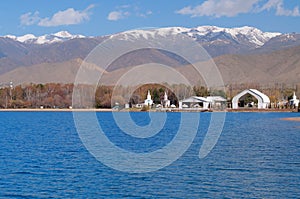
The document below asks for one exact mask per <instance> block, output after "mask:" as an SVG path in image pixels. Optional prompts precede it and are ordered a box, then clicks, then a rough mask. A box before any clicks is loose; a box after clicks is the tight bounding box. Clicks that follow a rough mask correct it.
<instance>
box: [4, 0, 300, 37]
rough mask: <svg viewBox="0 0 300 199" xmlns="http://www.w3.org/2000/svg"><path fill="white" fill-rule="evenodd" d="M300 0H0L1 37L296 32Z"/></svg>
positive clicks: (298, 23) (298, 25)
mask: <svg viewBox="0 0 300 199" xmlns="http://www.w3.org/2000/svg"><path fill="white" fill-rule="evenodd" d="M299 7H300V0H202V1H201V0H198V1H197V0H169V1H167V0H160V1H159V0H152V1H151V0H142V1H138V0H120V1H113V0H111V1H107V0H105V1H104V0H102V1H96V0H3V1H1V12H0V35H7V34H13V35H17V36H20V35H24V34H29V33H31V34H34V35H36V36H39V35H43V34H49V33H55V32H58V31H61V30H67V31H69V32H70V33H72V34H83V35H86V36H97V35H105V34H111V33H116V32H121V31H125V30H130V29H137V28H147V27H168V26H183V27H197V26H202V25H215V26H220V27H240V26H254V27H257V28H259V29H261V30H263V31H269V32H273V31H275V32H283V33H286V32H298V33H300V11H299Z"/></svg>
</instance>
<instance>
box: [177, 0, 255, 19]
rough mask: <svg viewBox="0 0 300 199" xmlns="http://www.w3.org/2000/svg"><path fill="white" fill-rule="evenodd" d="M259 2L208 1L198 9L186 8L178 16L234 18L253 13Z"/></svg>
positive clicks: (234, 0)
mask: <svg viewBox="0 0 300 199" xmlns="http://www.w3.org/2000/svg"><path fill="white" fill-rule="evenodd" d="M258 2H259V0H247V1H245V0H206V1H205V2H203V3H202V4H200V5H198V6H196V7H191V6H188V7H184V8H182V9H181V10H178V11H176V13H178V14H182V15H191V16H192V17H199V16H213V17H223V16H225V17H234V16H236V15H238V14H241V13H248V12H250V11H252V9H253V8H254V6H255V5H256V4H257V3H258Z"/></svg>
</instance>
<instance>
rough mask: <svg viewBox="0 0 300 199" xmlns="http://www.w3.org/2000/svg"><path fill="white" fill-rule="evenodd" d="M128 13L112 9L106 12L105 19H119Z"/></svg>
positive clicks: (128, 13)
mask: <svg viewBox="0 0 300 199" xmlns="http://www.w3.org/2000/svg"><path fill="white" fill-rule="evenodd" d="M129 15H130V12H123V11H112V12H110V13H109V14H108V16H107V19H108V20H110V21H118V20H120V19H123V18H126V17H128V16H129Z"/></svg>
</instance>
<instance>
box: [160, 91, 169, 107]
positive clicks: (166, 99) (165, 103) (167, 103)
mask: <svg viewBox="0 0 300 199" xmlns="http://www.w3.org/2000/svg"><path fill="white" fill-rule="evenodd" d="M161 104H162V106H163V107H164V108H168V107H170V105H171V102H170V100H169V99H168V95H167V93H166V92H165V95H164V99H163V100H162V102H161Z"/></svg>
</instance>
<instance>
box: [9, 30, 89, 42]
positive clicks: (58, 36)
mask: <svg viewBox="0 0 300 199" xmlns="http://www.w3.org/2000/svg"><path fill="white" fill-rule="evenodd" d="M4 37H6V38H10V39H13V40H15V41H19V42H22V43H27V44H52V43H56V42H63V41H67V40H70V39H74V38H85V36H83V35H72V34H70V33H69V32H67V31H61V32H57V33H55V34H49V35H48V34H47V35H42V36H38V37H37V36H35V35H33V34H26V35H23V36H19V37H17V36H14V35H6V36H4Z"/></svg>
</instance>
